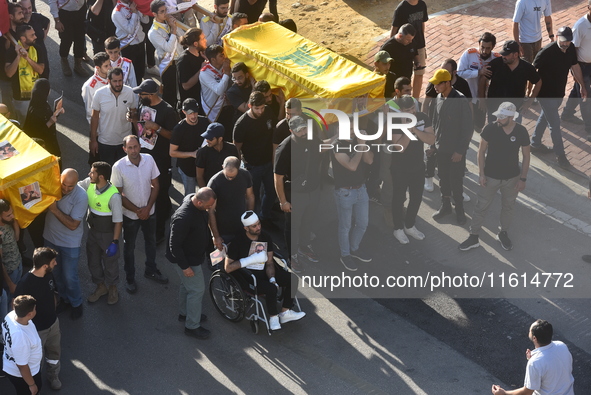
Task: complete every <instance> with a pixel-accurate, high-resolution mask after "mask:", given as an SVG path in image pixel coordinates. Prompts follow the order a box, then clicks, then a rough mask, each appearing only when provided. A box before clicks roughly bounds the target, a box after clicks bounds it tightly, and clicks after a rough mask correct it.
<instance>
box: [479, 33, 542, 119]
mask: <svg viewBox="0 0 591 395" xmlns="http://www.w3.org/2000/svg"><path fill="white" fill-rule="evenodd" d="M489 70H490V73H486V74H483V75H482V76H480V82H479V86H478V97H479V98H480V100H479V105H480V109H481V110H482V111H487V113H488V121H489V123H490V122H491V121H493V120H494V119H493V118H492V113H493V111H496V110H497V109H498V108H499V105H500V104H501V102H503V101H506V100H507V99H508V100H509V101H510V102H511V103H513V104H515V108H517V110H518V111H521V112H524V111H526V110H527V109H528V108H529V107H530V106H531V104H532V103H533V101H534V99H535V98H536V97H537V96H538V93H539V92H540V89H541V88H542V79H541V78H540V75H539V74H538V72H537V71H536V68H535V67H534V66H532V64H531V63H528V62H527V61H525V60H523V59H520V58H519V43H517V42H516V41H513V40H509V41H506V42H505V44H503V50H502V51H501V57H500V58H495V59H493V60H491V61H490V63H489ZM489 80H490V85H489V87H488V94H487V95H486V97H487V99H486V101H485V99H484V97H485V94H484V92H485V91H486V84H487V81H489ZM528 81H529V82H530V83H532V84H534V85H535V86H534V89H533V91H532V93H531V96H530V97H529V99H528V100H527V101H525V102H524V101H523V98H524V97H525V90H526V85H527V83H528ZM516 121H519V120H518V119H516Z"/></svg>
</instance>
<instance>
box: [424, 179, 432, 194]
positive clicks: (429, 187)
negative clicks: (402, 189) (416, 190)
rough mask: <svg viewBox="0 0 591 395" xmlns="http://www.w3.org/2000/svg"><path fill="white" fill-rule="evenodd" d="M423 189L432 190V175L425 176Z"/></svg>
mask: <svg viewBox="0 0 591 395" xmlns="http://www.w3.org/2000/svg"><path fill="white" fill-rule="evenodd" d="M425 191H427V192H433V177H426V178H425Z"/></svg>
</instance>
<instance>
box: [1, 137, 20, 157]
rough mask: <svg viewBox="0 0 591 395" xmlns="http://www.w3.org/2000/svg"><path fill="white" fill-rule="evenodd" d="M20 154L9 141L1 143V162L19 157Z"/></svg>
mask: <svg viewBox="0 0 591 395" xmlns="http://www.w3.org/2000/svg"><path fill="white" fill-rule="evenodd" d="M18 154H19V152H18V151H17V150H16V148H14V147H13V145H12V144H10V143H9V142H8V141H6V140H5V141H0V160H5V159H9V158H12V157H13V156H16V155H18Z"/></svg>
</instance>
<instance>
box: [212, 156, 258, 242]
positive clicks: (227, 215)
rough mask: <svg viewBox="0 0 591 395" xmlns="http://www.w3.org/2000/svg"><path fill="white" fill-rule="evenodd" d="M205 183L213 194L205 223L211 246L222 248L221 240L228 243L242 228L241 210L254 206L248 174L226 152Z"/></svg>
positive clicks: (235, 159)
mask: <svg viewBox="0 0 591 395" xmlns="http://www.w3.org/2000/svg"><path fill="white" fill-rule="evenodd" d="M207 186H208V187H210V188H211V189H212V190H213V191H214V192H215V194H216V196H217V202H216V205H215V209H210V210H209V227H210V228H211V233H212V234H213V240H214V244H215V246H216V247H217V249H218V250H222V249H223V244H229V243H230V242H231V241H232V240H233V239H234V237H235V236H236V234H237V233H238V232H239V231H240V230H241V229H242V223H241V222H240V216H241V215H242V213H244V212H245V211H246V210H252V209H254V193H253V191H252V176H251V175H250V173H249V172H248V171H246V170H245V169H241V168H240V159H238V158H237V157H235V156H229V157H227V158H226V159H224V164H223V165H222V170H220V171H219V172H218V173H217V174H216V175H215V176H213V177H212V178H211V180H209V183H208V184H207Z"/></svg>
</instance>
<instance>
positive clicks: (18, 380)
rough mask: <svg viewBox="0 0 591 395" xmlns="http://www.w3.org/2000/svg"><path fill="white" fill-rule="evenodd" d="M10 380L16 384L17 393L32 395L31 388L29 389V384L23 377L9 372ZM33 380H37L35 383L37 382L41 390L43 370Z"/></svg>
mask: <svg viewBox="0 0 591 395" xmlns="http://www.w3.org/2000/svg"><path fill="white" fill-rule="evenodd" d="M6 376H8V380H9V381H10V383H11V384H12V385H13V386H14V389H15V390H16V395H31V390H30V389H29V385H28V384H27V382H26V381H25V379H23V378H22V377H16V376H11V375H9V374H7V375H6ZM33 380H35V384H37V389H38V390H39V392H41V386H42V382H43V380H41V370H39V373H37V374H36V375H34V376H33Z"/></svg>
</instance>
